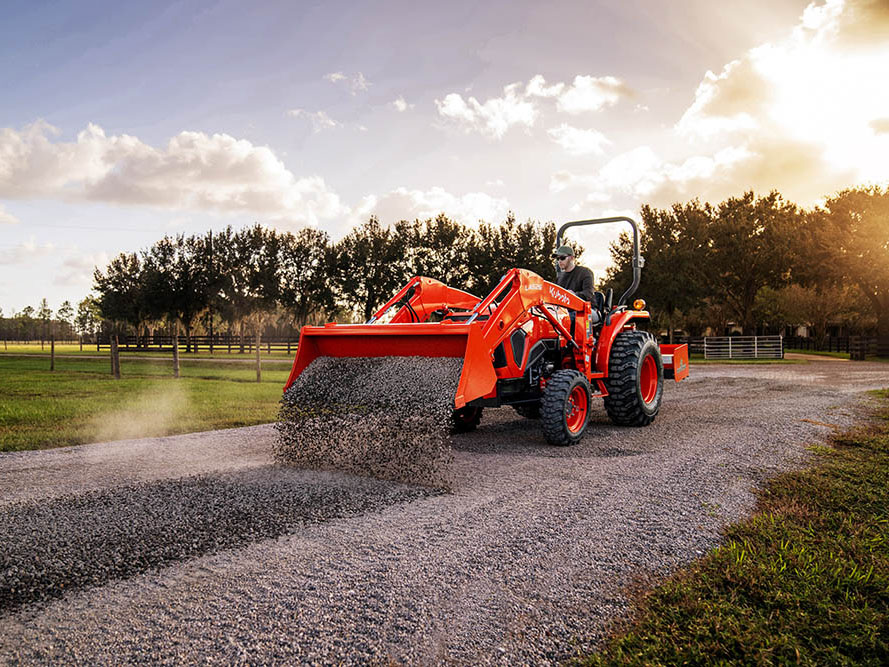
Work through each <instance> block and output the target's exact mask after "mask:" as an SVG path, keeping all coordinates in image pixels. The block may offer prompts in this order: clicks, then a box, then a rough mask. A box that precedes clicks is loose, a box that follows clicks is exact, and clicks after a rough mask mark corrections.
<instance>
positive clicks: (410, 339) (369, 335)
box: [284, 323, 497, 409]
mask: <svg viewBox="0 0 889 667" xmlns="http://www.w3.org/2000/svg"><path fill="white" fill-rule="evenodd" d="M318 357H458V358H462V359H463V370H462V372H461V374H460V382H459V384H458V385H457V392H456V395H455V396H454V407H455V408H457V409H459V408H462V407H463V406H464V405H466V404H467V403H468V402H470V401H472V400H474V399H476V398H481V397H482V396H486V395H487V394H490V393H491V392H492V391H493V389H494V386H495V385H496V383H497V375H496V373H495V371H494V365H493V363H492V361H491V354H490V350H488V349H487V347H486V346H485V344H484V341H483V339H482V332H481V328H480V327H479V326H478V325H473V324H451V323H448V324H441V323H431V324H328V325H326V326H323V327H313V326H307V327H303V329H302V332H301V333H300V338H299V346H298V347H297V351H296V359H295V360H294V362H293V369H292V370H291V371H290V377H289V378H288V380H287V384H286V385H285V386H284V391H287V389H288V388H289V387H290V385H292V384H293V383H294V381H295V380H296V378H297V377H299V375H300V373H302V372H303V371H304V370H305V369H306V368H307V367H308V365H309V364H311V363H312V362H313V361H314V360H315V359H317V358H318Z"/></svg>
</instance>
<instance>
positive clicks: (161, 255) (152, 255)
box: [142, 235, 209, 350]
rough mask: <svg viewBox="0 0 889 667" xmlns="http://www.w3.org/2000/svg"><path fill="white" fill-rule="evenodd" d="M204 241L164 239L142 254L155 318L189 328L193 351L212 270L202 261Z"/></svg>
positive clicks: (148, 300) (147, 296) (149, 303)
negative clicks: (193, 339) (195, 326)
mask: <svg viewBox="0 0 889 667" xmlns="http://www.w3.org/2000/svg"><path fill="white" fill-rule="evenodd" d="M200 243H201V240H200V239H196V238H194V237H190V238H186V237H185V236H183V235H179V236H177V237H176V238H170V237H164V238H163V239H161V240H160V241H158V242H157V243H155V244H154V245H153V246H152V247H151V248H150V249H149V250H148V251H146V252H143V253H142V261H143V285H144V289H145V300H146V304H147V306H148V309H149V313H150V314H151V316H152V317H153V318H166V319H167V320H168V321H169V322H170V324H172V325H173V329H174V338H175V337H176V336H177V335H178V326H179V325H180V324H181V325H182V326H183V327H184V328H185V339H186V345H187V347H188V349H189V350H191V333H192V328H193V327H194V323H195V320H196V319H197V317H198V315H199V314H200V313H201V312H202V311H203V310H204V309H205V308H206V307H207V303H208V301H209V294H208V289H207V286H208V273H209V272H208V267H207V266H206V264H205V263H204V262H203V261H202V259H203V257H202V254H203V253H202V252H201V250H200Z"/></svg>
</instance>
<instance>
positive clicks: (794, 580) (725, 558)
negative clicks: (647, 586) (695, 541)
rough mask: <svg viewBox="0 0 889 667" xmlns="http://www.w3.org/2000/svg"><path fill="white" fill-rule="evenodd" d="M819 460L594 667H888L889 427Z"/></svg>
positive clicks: (861, 434) (784, 480) (663, 593)
mask: <svg viewBox="0 0 889 667" xmlns="http://www.w3.org/2000/svg"><path fill="white" fill-rule="evenodd" d="M882 395H883V399H884V405H885V399H886V398H889V393H887V392H882ZM884 417H886V418H889V412H885V409H884ZM816 454H817V455H818V456H819V459H820V461H819V463H820V465H818V467H815V468H813V469H810V470H806V471H803V472H797V473H790V474H785V475H782V476H781V477H778V478H776V479H775V480H773V481H772V482H771V483H770V484H769V486H768V488H767V490H766V491H765V492H764V493H763V495H762V497H761V501H760V505H759V511H758V512H757V514H756V515H755V516H754V517H753V518H752V519H750V520H748V521H745V522H743V523H740V524H737V525H735V526H733V527H731V528H730V529H729V531H728V532H727V534H726V542H725V544H724V545H723V546H722V547H720V548H718V549H717V550H716V551H715V552H713V553H712V554H711V555H709V556H707V557H706V558H704V559H703V560H701V561H699V562H698V563H696V564H695V565H694V566H693V567H691V568H690V569H688V570H687V571H684V572H682V573H680V574H678V575H676V576H675V577H673V578H672V579H671V580H670V581H669V582H668V583H666V584H664V585H663V586H661V587H659V588H658V589H656V590H655V591H654V592H652V593H651V594H649V595H648V596H647V597H645V598H644V600H643V601H642V602H641V608H640V611H639V616H638V618H637V619H636V621H635V622H634V624H633V625H632V626H631V627H630V628H628V629H627V631H626V632H625V633H624V634H622V635H620V636H618V637H616V638H615V639H613V640H612V641H611V642H610V643H609V644H608V645H607V647H606V648H605V650H604V651H603V652H602V653H601V654H599V655H596V656H593V657H592V658H590V659H589V660H588V662H587V663H586V664H593V665H605V664H626V663H632V664H714V663H719V664H772V663H793V664H811V665H819V664H874V665H876V664H886V662H887V660H889V636H887V634H886V628H887V627H889V595H887V591H889V523H887V521H889V519H887V517H889V491H887V489H889V427H886V426H882V427H880V428H875V429H873V430H871V431H858V432H853V433H850V434H846V435H844V436H840V437H838V438H837V439H836V441H835V448H832V449H828V450H827V451H825V448H821V449H820V450H818V451H817V452H816Z"/></svg>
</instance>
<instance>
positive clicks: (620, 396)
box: [604, 331, 663, 426]
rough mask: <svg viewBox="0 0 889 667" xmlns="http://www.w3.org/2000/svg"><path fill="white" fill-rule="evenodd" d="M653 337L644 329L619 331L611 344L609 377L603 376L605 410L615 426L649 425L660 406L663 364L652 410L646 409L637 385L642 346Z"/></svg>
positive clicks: (652, 339)
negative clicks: (605, 391) (659, 384)
mask: <svg viewBox="0 0 889 667" xmlns="http://www.w3.org/2000/svg"><path fill="white" fill-rule="evenodd" d="M648 341H654V336H652V335H651V334H650V333H648V332H645V331H622V332H621V333H619V334H618V335H617V336H616V337H615V339H614V343H612V345H611V355H610V357H609V360H608V377H607V378H605V388H606V389H607V390H608V396H606V397H605V399H604V402H605V411H606V412H607V413H608V417H609V418H610V419H611V421H612V422H613V423H614V424H617V425H618V426H648V425H649V424H650V423H651V422H653V421H654V418H655V417H656V416H657V414H658V412H659V411H660V407H661V398H662V396H663V366H661V377H660V378H659V381H660V383H661V388H660V389H659V391H658V393H657V395H656V397H655V400H656V404H655V406H654V410H645V409H644V407H643V403H642V401H641V398H640V396H639V391H638V387H637V386H636V384H637V378H638V375H639V373H638V368H639V363H640V360H641V355H642V353H643V349H644V347H645V345H646V343H647V342H648Z"/></svg>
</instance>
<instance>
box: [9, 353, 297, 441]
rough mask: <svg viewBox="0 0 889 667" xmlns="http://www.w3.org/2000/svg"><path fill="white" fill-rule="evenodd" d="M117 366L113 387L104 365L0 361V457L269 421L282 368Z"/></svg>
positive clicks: (124, 362) (128, 362) (163, 363)
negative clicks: (177, 371) (259, 377)
mask: <svg viewBox="0 0 889 667" xmlns="http://www.w3.org/2000/svg"><path fill="white" fill-rule="evenodd" d="M171 368H172V364H171V362H170V360H169V359H166V360H158V361H154V360H150V359H149V360H141V359H140V360H135V359H127V358H126V356H122V358H121V373H122V379H121V380H117V381H116V380H114V379H113V378H112V377H111V375H110V372H109V371H110V363H109V361H108V360H107V359H85V358H57V359H56V370H55V371H54V372H50V371H49V362H48V359H46V358H43V357H21V356H12V355H0V396H2V399H0V451H7V452H8V451H16V450H23V449H43V448H47V447H57V446H61V445H75V444H81V443H86V442H100V441H104V440H116V439H120V438H134V437H143V436H157V435H172V434H175V433H190V432H194V431H205V430H210V429H218V428H232V427H236V426H247V425H251V424H261V423H265V422H269V421H273V420H274V419H275V416H276V414H277V408H278V400H279V399H280V397H281V389H282V387H283V385H284V382H285V381H286V379H287V376H288V374H289V372H290V362H289V361H288V360H281V361H267V362H264V364H263V381H262V382H261V383H257V382H256V372H255V370H254V367H253V364H252V362H251V361H250V360H246V362H245V363H243V364H236V363H226V362H223V361H217V362H214V361H203V362H191V361H187V360H183V361H182V363H181V374H182V377H181V378H180V379H179V380H176V379H174V378H173V377H172V370H171Z"/></svg>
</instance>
